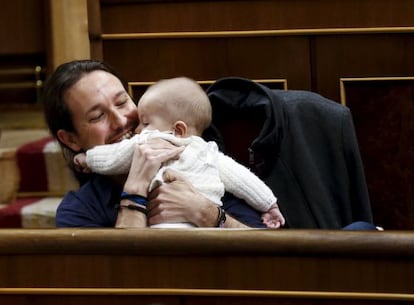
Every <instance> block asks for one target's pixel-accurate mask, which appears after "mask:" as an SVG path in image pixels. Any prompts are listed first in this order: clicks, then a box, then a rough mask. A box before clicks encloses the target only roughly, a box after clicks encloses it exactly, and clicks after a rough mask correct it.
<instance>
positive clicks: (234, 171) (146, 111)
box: [74, 77, 285, 228]
mask: <svg viewBox="0 0 414 305" xmlns="http://www.w3.org/2000/svg"><path fill="white" fill-rule="evenodd" d="M137 111H138V116H139V120H140V123H139V126H138V127H137V130H136V131H137V132H138V134H136V135H135V136H133V137H132V138H130V139H125V140H123V141H121V142H119V143H114V144H106V145H99V146H96V147H94V148H92V149H90V150H88V151H87V152H86V154H84V153H83V154H82V153H81V154H78V155H76V156H75V158H74V162H75V164H77V166H79V167H80V168H82V170H83V171H92V172H95V173H99V174H104V175H115V174H123V173H127V172H128V171H129V168H130V165H131V160H132V155H133V152H134V148H135V145H136V144H137V143H138V144H142V143H145V141H147V140H148V139H150V138H153V137H156V138H162V139H165V140H168V141H170V142H171V143H173V144H175V145H177V146H183V145H184V146H185V149H184V151H183V152H182V153H181V155H180V158H179V159H178V160H172V161H170V162H167V163H165V164H164V165H163V166H162V168H161V169H160V170H159V171H158V173H157V174H156V176H155V177H154V179H153V180H152V182H151V183H150V186H149V191H151V190H153V189H154V188H155V187H157V186H159V185H160V184H161V183H163V178H162V177H163V173H164V172H165V170H166V169H167V168H172V169H174V170H176V171H178V172H181V173H183V174H184V175H185V176H186V177H187V178H188V179H189V181H191V183H192V184H193V186H194V187H195V188H196V189H197V190H198V191H200V192H201V193H202V194H204V196H206V197H207V198H208V199H210V200H211V201H213V202H214V203H216V204H217V205H221V204H222V203H221V198H222V197H223V195H224V192H225V191H228V192H230V193H232V194H234V195H235V196H236V197H238V198H241V199H243V200H245V201H246V202H247V203H248V204H249V205H251V206H252V207H253V208H255V209H256V210H258V211H260V212H262V221H263V223H264V224H266V226H267V227H269V228H279V227H281V226H283V225H284V224H285V219H284V217H283V215H282V213H281V211H280V210H279V207H278V205H277V203H276V201H277V199H276V197H275V196H274V195H273V192H272V191H271V189H270V188H269V187H267V186H266V184H265V183H264V182H263V181H262V180H260V179H259V178H258V177H257V176H256V175H254V174H253V173H252V172H251V171H250V170H249V169H248V168H246V167H244V166H243V165H241V164H239V163H237V162H236V161H235V160H233V159H232V158H230V157H229V156H226V155H224V154H223V153H222V152H220V151H219V150H218V147H217V144H216V143H215V142H206V141H205V140H203V139H202V138H201V135H202V133H203V131H204V130H205V129H206V128H207V127H208V126H209V125H210V123H211V115H212V110H211V104H210V101H209V98H208V96H207V94H206V93H205V92H204V90H203V89H202V88H201V87H200V86H199V85H198V84H197V82H195V81H194V80H191V79H189V78H186V77H177V78H172V79H166V80H161V81H159V82H157V83H155V84H154V85H152V86H150V87H149V88H148V89H147V91H146V92H145V93H144V95H143V96H142V97H141V99H140V100H139V103H138V106H137ZM171 226H173V227H182V226H184V227H185V226H187V227H188V226H192V224H173V225H171V224H165V225H164V224H160V225H158V227H171Z"/></svg>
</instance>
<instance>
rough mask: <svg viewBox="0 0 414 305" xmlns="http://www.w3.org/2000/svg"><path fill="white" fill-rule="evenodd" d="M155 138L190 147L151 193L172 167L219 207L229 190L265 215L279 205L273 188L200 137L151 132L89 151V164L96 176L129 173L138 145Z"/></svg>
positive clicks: (157, 179)
mask: <svg viewBox="0 0 414 305" xmlns="http://www.w3.org/2000/svg"><path fill="white" fill-rule="evenodd" d="M154 137H156V138H163V139H166V140H168V141H170V142H171V143H173V144H175V145H178V146H181V145H185V146H186V148H185V150H184V151H183V152H182V153H181V155H180V158H179V159H178V160H172V161H170V162H167V163H166V164H164V166H163V167H162V168H161V169H160V170H159V172H158V173H157V174H156V176H155V177H154V179H153V181H152V182H151V184H150V187H149V191H151V190H152V189H154V188H155V187H157V186H158V185H160V184H161V183H162V182H163V179H162V175H163V172H164V171H165V170H166V169H167V168H172V169H174V170H176V171H178V172H180V173H182V174H184V176H185V177H187V178H188V179H189V181H191V183H192V184H193V186H194V187H195V188H196V189H197V190H198V191H200V192H201V193H202V194H204V195H205V196H206V197H207V198H208V199H210V200H211V201H213V202H215V203H216V204H218V205H221V204H222V203H221V198H222V197H223V195H224V191H225V190H226V191H228V192H230V193H232V194H234V195H235V196H236V197H238V198H241V199H244V200H245V201H246V202H247V203H248V204H249V205H251V206H252V207H253V208H255V209H256V210H258V211H261V212H265V211H267V210H269V208H270V206H271V205H272V204H273V203H275V202H276V197H275V196H274V195H273V192H272V191H271V189H270V188H269V187H267V185H266V184H265V183H264V182H263V181H262V180H260V179H259V178H258V177H257V176H256V175H254V174H253V173H252V172H251V171H250V170H249V169H248V168H246V167H244V166H243V165H241V164H239V163H237V162H236V161H235V160H233V159H232V158H230V157H228V156H226V155H224V154H223V153H221V152H220V151H219V150H218V147H217V145H216V143H215V142H206V141H204V140H203V139H202V138H200V137H197V136H191V137H188V138H177V137H175V136H173V135H172V134H171V133H165V132H159V131H149V132H148V131H147V132H143V133H141V134H137V135H135V136H134V137H132V138H131V139H127V140H123V141H121V142H119V143H114V144H106V145H99V146H96V147H94V148H92V149H90V150H88V151H87V153H86V162H87V164H88V166H89V168H90V169H91V171H92V172H95V173H99V174H104V175H109V174H110V175H115V174H122V173H127V172H128V171H129V168H130V166H131V162H132V156H133V153H134V149H135V145H136V144H137V143H138V144H142V143H144V142H145V141H147V139H149V138H154Z"/></svg>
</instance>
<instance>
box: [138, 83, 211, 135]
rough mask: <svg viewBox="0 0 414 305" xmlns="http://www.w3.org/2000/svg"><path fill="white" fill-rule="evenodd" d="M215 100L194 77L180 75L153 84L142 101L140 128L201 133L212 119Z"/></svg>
mask: <svg viewBox="0 0 414 305" xmlns="http://www.w3.org/2000/svg"><path fill="white" fill-rule="evenodd" d="M211 112H212V111H211V104H210V101H209V99H208V96H207V94H206V93H205V92H204V90H203V89H202V88H201V86H200V85H199V84H198V83H197V82H196V81H194V80H192V79H190V78H187V77H176V78H171V79H164V80H160V81H158V82H157V83H155V84H154V85H152V86H150V87H149V88H148V89H147V91H146V92H145V93H144V95H143V96H142V97H141V99H140V100H139V102H138V115H139V119H140V125H139V127H138V129H139V132H141V131H142V130H144V129H158V130H160V131H173V132H174V133H175V134H176V135H177V136H182V137H185V136H190V135H197V136H201V134H202V133H203V131H204V129H206V128H207V127H208V126H209V125H210V123H211Z"/></svg>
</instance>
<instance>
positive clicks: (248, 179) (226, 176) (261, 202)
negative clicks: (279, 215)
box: [218, 152, 277, 212]
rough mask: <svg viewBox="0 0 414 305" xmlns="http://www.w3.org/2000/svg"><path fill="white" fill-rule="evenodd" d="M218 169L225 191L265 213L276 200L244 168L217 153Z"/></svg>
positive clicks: (265, 186) (254, 176) (261, 182)
mask: <svg viewBox="0 0 414 305" xmlns="http://www.w3.org/2000/svg"><path fill="white" fill-rule="evenodd" d="M218 163H219V164H218V168H219V172H220V178H221V180H222V182H223V184H224V187H225V189H226V191H228V192H230V193H232V194H233V195H235V196H236V197H238V198H240V199H243V200H245V201H246V202H247V203H248V204H249V205H250V206H252V207H253V208H255V209H256V210H258V211H261V212H266V211H267V210H269V208H270V206H271V205H272V204H274V203H276V201H277V199H276V197H275V196H274V194H273V192H272V190H271V189H270V188H269V187H268V186H267V185H266V184H265V183H264V182H263V181H262V180H260V178H259V177H257V176H256V175H255V174H254V173H253V172H251V171H250V170H249V169H248V168H246V167H245V166H243V165H241V164H239V163H237V162H236V161H235V160H233V159H232V158H230V157H228V156H226V155H224V154H223V153H221V152H219V157H218Z"/></svg>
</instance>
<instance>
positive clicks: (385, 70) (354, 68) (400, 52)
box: [312, 33, 414, 101]
mask: <svg viewBox="0 0 414 305" xmlns="http://www.w3.org/2000/svg"><path fill="white" fill-rule="evenodd" d="M312 54H313V57H312V70H313V71H312V79H313V86H312V90H313V91H316V92H318V93H320V94H322V95H324V96H326V97H328V98H331V99H334V100H335V101H339V92H340V90H339V79H340V78H345V77H373V76H378V77H380V76H409V75H412V74H413V71H414V33H413V34H370V35H339V36H337V35H329V36H319V37H315V38H314V39H313V42H312Z"/></svg>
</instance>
